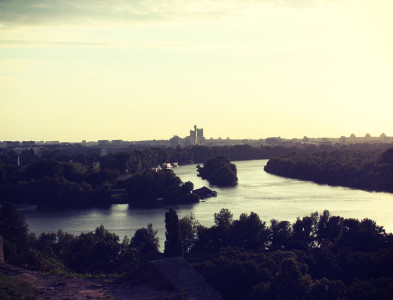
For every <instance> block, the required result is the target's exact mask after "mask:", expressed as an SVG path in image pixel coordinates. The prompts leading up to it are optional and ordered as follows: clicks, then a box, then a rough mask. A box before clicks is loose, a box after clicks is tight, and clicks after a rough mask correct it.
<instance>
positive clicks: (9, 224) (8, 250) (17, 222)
mask: <svg viewBox="0 0 393 300" xmlns="http://www.w3.org/2000/svg"><path fill="white" fill-rule="evenodd" d="M0 235H2V236H3V238H4V255H5V257H6V258H7V257H8V256H10V255H14V254H17V253H21V252H23V251H24V250H26V247H27V238H28V227H27V225H26V223H25V218H24V216H23V215H22V214H21V213H19V212H18V211H17V209H16V206H15V204H14V203H12V202H5V203H4V204H3V206H2V207H1V208H0Z"/></svg>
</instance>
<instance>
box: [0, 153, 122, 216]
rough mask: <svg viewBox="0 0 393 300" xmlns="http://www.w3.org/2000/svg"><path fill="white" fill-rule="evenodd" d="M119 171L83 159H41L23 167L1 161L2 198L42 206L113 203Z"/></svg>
mask: <svg viewBox="0 0 393 300" xmlns="http://www.w3.org/2000/svg"><path fill="white" fill-rule="evenodd" d="M116 180H117V172H115V171H113V170H110V169H103V170H95V169H94V168H92V167H89V166H88V165H85V164H83V163H80V162H73V161H70V162H61V161H57V160H52V159H46V158H43V159H38V160H37V161H35V162H33V163H31V164H27V165H24V166H21V167H17V166H14V165H7V164H0V195H1V199H2V201H3V202H4V201H12V202H14V203H18V204H35V205H38V206H39V207H57V208H62V207H88V206H107V205H110V204H111V187H112V186H113V185H114V184H115V183H116Z"/></svg>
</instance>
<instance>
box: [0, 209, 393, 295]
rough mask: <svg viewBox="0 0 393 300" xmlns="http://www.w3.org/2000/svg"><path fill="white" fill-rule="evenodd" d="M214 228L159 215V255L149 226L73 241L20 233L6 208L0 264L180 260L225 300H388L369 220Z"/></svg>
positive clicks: (93, 265) (102, 269)
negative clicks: (162, 225) (162, 240)
mask: <svg viewBox="0 0 393 300" xmlns="http://www.w3.org/2000/svg"><path fill="white" fill-rule="evenodd" d="M214 223H215V224H214V225H213V226H211V227H205V226H201V225H199V224H198V222H197V221H196V220H195V219H194V217H193V216H192V215H189V216H186V217H183V218H180V219H179V218H178V216H177V213H176V211H175V210H173V209H170V210H169V211H168V212H167V213H166V214H165V227H166V241H165V250H164V254H162V253H160V252H159V243H158V238H157V236H156V234H157V231H156V230H154V229H153V226H152V225H151V224H149V225H148V226H147V227H143V228H140V229H138V230H137V231H136V232H135V234H134V236H133V237H132V238H131V240H130V239H128V238H124V239H123V240H122V241H120V239H119V237H118V236H117V235H116V234H113V233H110V232H109V231H108V230H106V229H105V228H104V227H103V226H100V227H98V228H97V229H96V230H95V231H93V232H88V233H82V234H80V235H79V236H73V235H70V234H67V233H64V232H62V231H58V232H57V233H43V234H41V235H40V236H39V237H36V236H35V235H34V234H31V233H29V231H28V228H27V226H26V224H25V223H24V219H23V216H22V215H20V214H19V212H18V211H17V210H16V209H15V206H13V204H12V203H6V204H5V205H4V206H3V207H2V208H0V234H1V235H3V236H4V245H5V258H6V261H7V262H8V263H12V264H16V265H20V266H25V267H28V268H31V269H35V270H45V271H49V270H54V269H57V270H63V271H64V270H65V271H69V272H78V273H93V274H101V273H127V272H128V271H130V270H132V269H133V268H135V267H136V266H138V265H139V264H140V263H142V262H144V261H148V260H151V259H157V258H160V257H162V256H163V255H164V256H165V257H172V256H184V257H185V258H186V259H188V260H189V261H190V262H193V264H194V266H195V268H196V269H197V270H198V271H199V272H200V273H201V274H202V275H203V276H204V277H205V278H206V279H207V281H208V282H209V283H210V284H211V285H212V286H213V287H215V288H216V289H218V290H219V291H220V292H221V293H222V294H223V296H224V298H225V299H391V296H392V295H393V294H392V292H393V236H392V234H390V233H389V234H388V233H386V232H385V230H384V228H383V227H381V226H378V225H377V224H376V223H375V222H374V221H372V220H370V219H364V220H362V221H359V220H356V219H345V218H342V217H339V216H332V215H330V213H329V212H328V211H324V212H323V213H322V214H321V215H319V214H318V213H312V214H311V215H310V216H305V217H303V218H298V219H297V220H296V222H294V223H293V224H291V223H289V222H288V221H278V220H274V219H273V220H271V221H270V224H269V225H268V224H266V222H264V221H262V220H261V219H260V218H259V216H258V215H257V214H256V213H253V212H252V213H250V214H241V215H240V217H239V218H238V219H237V220H235V219H234V218H233V215H232V213H231V212H230V211H229V210H228V209H222V210H221V211H220V212H218V213H216V214H214Z"/></svg>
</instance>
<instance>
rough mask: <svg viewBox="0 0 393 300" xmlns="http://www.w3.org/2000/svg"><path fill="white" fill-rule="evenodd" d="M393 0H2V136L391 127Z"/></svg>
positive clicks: (253, 134) (288, 132)
mask: <svg viewBox="0 0 393 300" xmlns="http://www.w3.org/2000/svg"><path fill="white" fill-rule="evenodd" d="M392 9H393V3H392V2H391V1H388V0H380V1H378V2H377V3H376V2H375V1H374V2H373V1H371V0H335V1H331V0H330V1H329V0H319V1H310V0H291V1H289V0H280V1H278V0H260V1H246V2H244V1H240V0H220V1H205V2H198V1H194V0H191V1H183V0H179V1H162V0H157V1H154V2H153V3H152V2H151V1H147V0H134V1H126V0H124V1H118V2H109V1H94V2H93V1H86V2H85V4H84V5H82V4H80V3H75V4H74V3H73V2H69V1H65V0H59V1H57V2H56V4H54V3H53V2H47V1H43V0H38V1H34V2H26V1H22V0H15V1H12V2H10V1H0V141H8V140H10V141H13V140H18V141H28V140H35V141H41V140H43V141H51V140H60V141H68V142H80V141H82V140H88V141H97V140H105V139H108V140H114V139H121V140H129V141H140V140H149V139H151V140H152V139H170V138H171V137H172V136H173V135H179V136H186V135H187V129H188V128H190V127H191V126H193V124H200V125H201V127H203V128H205V129H206V132H205V136H206V138H210V137H215V138H218V137H222V138H226V137H230V138H231V139H261V138H266V137H272V136H280V137H282V138H302V137H303V136H309V137H340V136H350V135H351V134H352V133H354V134H355V135H356V136H365V135H366V134H367V133H369V134H370V135H371V136H373V137H374V136H379V135H380V134H381V133H385V134H386V135H387V136H392V135H393V119H392V118H391V111H393V101H392V100H393V85H392V84H391V83H392V82H393V73H392V71H391V70H393V56H392V55H391V53H393V26H392V25H393V24H392V22H393V21H392V20H391V17H390V12H391V11H392Z"/></svg>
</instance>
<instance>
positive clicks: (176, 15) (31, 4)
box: [0, 0, 338, 28]
mask: <svg viewBox="0 0 393 300" xmlns="http://www.w3.org/2000/svg"><path fill="white" fill-rule="evenodd" d="M326 1H333V0H205V1H203V0H116V1H105V0H84V1H74V0H51V1H48V0H35V1H26V0H0V28H1V27H10V26H32V25H35V26H45V25H51V26H64V25H66V26H80V25H84V26H89V25H90V26H97V25H98V24H100V25H102V24H107V25H109V24H140V23H152V22H162V21H168V20H182V19H203V18H217V17H223V16H226V15H232V14H237V13H239V12H241V11H242V9H244V8H248V7H250V6H253V5H257V4H260V3H266V4H273V5H277V6H279V7H280V6H286V7H296V8H304V7H310V6H313V5H316V4H318V3H320V2H326ZM336 1H338V0H336Z"/></svg>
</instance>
